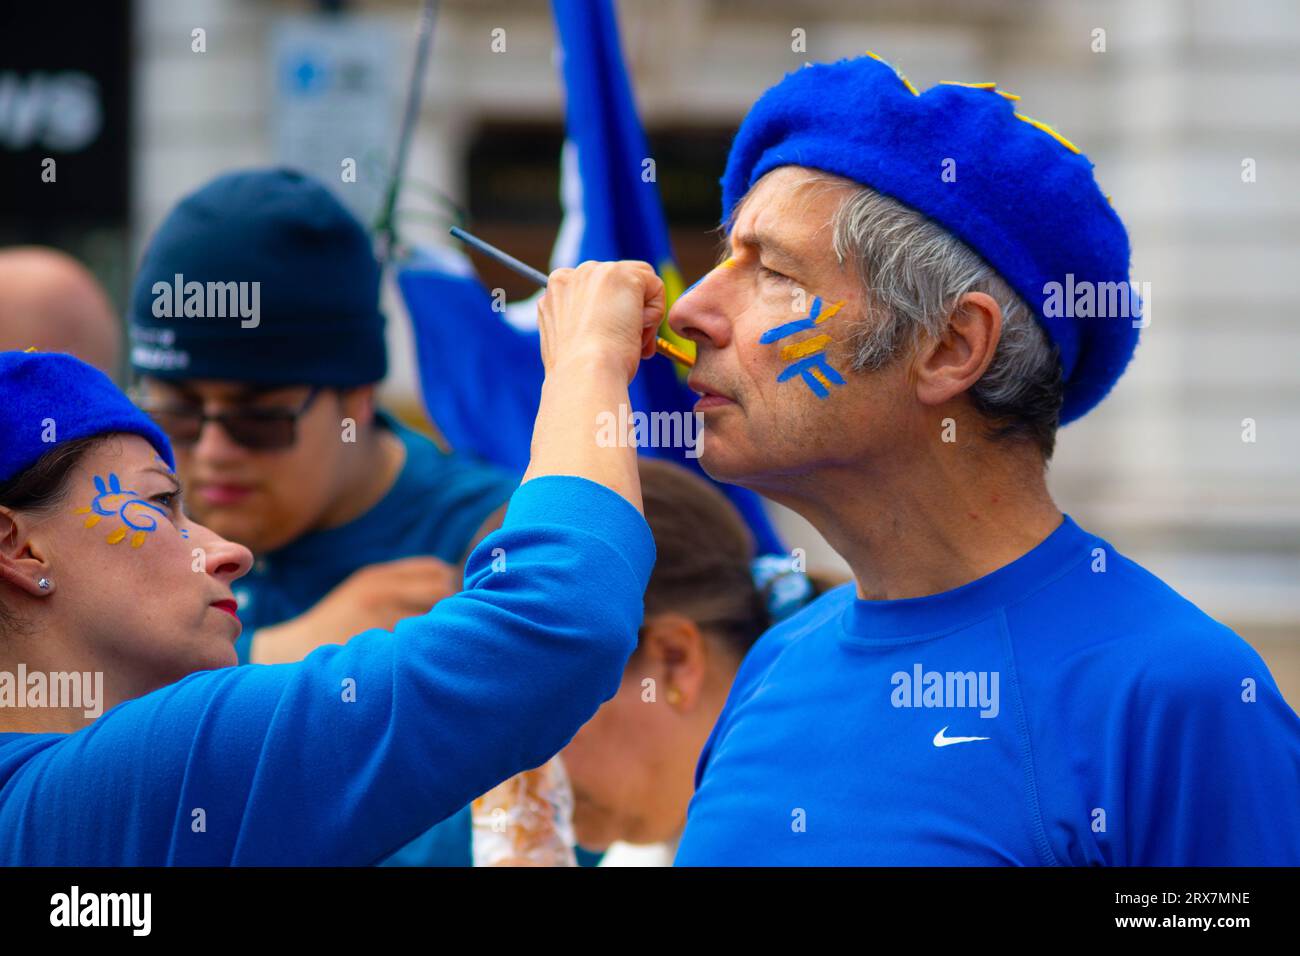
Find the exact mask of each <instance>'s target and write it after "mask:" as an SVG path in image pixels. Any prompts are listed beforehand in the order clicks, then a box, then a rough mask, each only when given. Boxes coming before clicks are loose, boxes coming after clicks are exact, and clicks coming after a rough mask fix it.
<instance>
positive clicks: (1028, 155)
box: [722, 55, 1141, 424]
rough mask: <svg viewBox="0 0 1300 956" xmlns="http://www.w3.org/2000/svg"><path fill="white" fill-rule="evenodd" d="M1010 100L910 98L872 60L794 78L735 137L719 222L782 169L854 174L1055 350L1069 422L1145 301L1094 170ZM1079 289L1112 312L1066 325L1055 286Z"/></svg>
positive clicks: (1125, 356) (1104, 380)
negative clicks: (986, 283) (1034, 325)
mask: <svg viewBox="0 0 1300 956" xmlns="http://www.w3.org/2000/svg"><path fill="white" fill-rule="evenodd" d="M1011 97H1012V94H1007V93H1005V92H1002V91H998V90H995V89H994V88H993V86H992V84H977V85H961V84H949V83H941V84H939V85H937V86H934V87H932V88H930V89H928V90H926V91H925V92H924V93H921V94H918V93H917V92H916V91H915V89H914V87H913V86H912V85H911V83H909V82H908V81H907V80H906V79H905V78H904V77H903V76H901V75H900V74H899V73H897V72H895V70H894V69H893V68H892V67H891V66H889V64H887V63H885V62H884V61H882V60H880V59H878V58H876V57H874V55H868V56H864V57H859V58H855V59H849V60H841V61H839V62H837V63H831V64H814V65H812V66H807V67H804V68H803V69H800V70H796V71H795V72H793V73H790V74H788V75H787V76H786V77H785V79H784V80H782V81H781V82H780V83H778V84H777V85H776V86H774V87H772V88H771V89H770V90H768V91H767V92H766V93H764V94H763V96H762V97H761V98H760V99H759V100H758V102H757V103H755V104H754V107H753V109H751V110H750V111H749V114H748V115H747V116H746V117H745V120H744V122H743V123H742V124H741V126H740V130H739V131H738V132H737V133H736V138H735V141H734V142H733V144H732V147H731V153H730V156H729V157H728V159H727V169H726V172H725V174H724V175H723V178H722V214H723V219H724V221H726V220H728V219H729V218H730V215H731V213H732V211H733V210H734V208H735V205H736V203H738V202H739V201H740V200H741V199H742V198H743V197H744V195H745V193H746V192H747V191H748V190H749V188H750V187H751V186H753V185H754V183H756V182H757V181H758V180H759V179H760V178H761V177H762V176H763V175H764V174H765V173H767V172H770V171H771V170H773V169H775V168H777V167H778V166H791V165H793V166H806V167H809V168H811V169H818V170H821V171H823V172H828V173H833V174H835V175H838V176H843V177H845V178H847V179H852V180H854V181H856V182H858V183H861V184H863V185H865V186H869V187H871V188H872V189H874V190H876V191H877V192H880V193H883V194H885V195H887V196H890V197H892V198H893V199H896V200H898V201H899V202H901V203H903V204H904V205H906V206H909V207H911V208H912V209H915V210H916V211H918V212H921V213H924V214H925V215H926V216H928V217H929V218H930V219H932V220H934V221H935V222H937V223H939V224H940V225H941V226H943V227H944V228H945V229H947V230H948V231H949V232H950V233H952V234H953V235H955V236H957V237H958V238H960V239H961V240H962V241H964V242H965V243H966V244H967V245H968V246H970V247H971V248H972V249H973V250H975V251H976V252H977V253H979V254H980V255H981V256H983V258H984V260H985V261H986V262H988V263H989V264H990V265H991V266H992V267H993V268H994V269H996V270H997V272H998V273H999V274H1000V275H1001V276H1002V277H1003V278H1004V279H1005V280H1006V281H1007V282H1008V283H1009V284H1010V285H1011V287H1012V288H1013V289H1015V291H1016V292H1017V293H1018V294H1019V295H1020V296H1021V297H1022V298H1023V299H1024V300H1025V302H1026V303H1027V304H1028V305H1029V306H1030V308H1032V309H1033V310H1034V312H1035V313H1036V315H1037V318H1038V321H1039V323H1040V324H1041V325H1042V327H1043V328H1044V329H1045V330H1046V332H1047V334H1048V336H1049V337H1050V338H1051V340H1052V341H1053V342H1054V343H1055V344H1056V346H1057V348H1058V349H1059V352H1060V356H1061V366H1062V375H1063V377H1064V380H1065V402H1064V405H1063V407H1062V409H1061V423H1062V424H1065V423H1066V422H1069V421H1072V420H1074V419H1076V418H1078V417H1080V416H1081V415H1083V414H1084V413H1085V412H1087V411H1088V410H1090V409H1091V408H1092V407H1093V406H1095V405H1096V404H1097V403H1098V402H1100V401H1101V400H1102V398H1103V397H1105V395H1106V393H1107V392H1108V391H1110V388H1111V386H1112V385H1114V384H1115V382H1116V380H1118V379H1119V377H1120V375H1121V373H1122V372H1123V371H1124V368H1125V366H1126V365H1127V364H1128V361H1129V359H1130V358H1131V357H1132V355H1133V350H1134V349H1135V348H1136V346H1137V340H1138V325H1139V324H1141V323H1140V321H1139V316H1140V308H1141V305H1140V302H1139V300H1138V299H1137V297H1136V296H1135V295H1132V286H1130V284H1129V241H1128V234H1127V232H1126V231H1125V229H1124V224H1123V223H1122V222H1121V221H1120V219H1119V216H1117V215H1116V214H1115V211H1114V209H1112V208H1111V205H1110V202H1109V200H1108V199H1107V198H1106V196H1105V195H1104V194H1103V193H1102V191H1101V190H1100V189H1099V188H1098V186H1097V183H1096V180H1095V179H1094V178H1093V175H1092V163H1091V162H1090V161H1089V160H1088V158H1087V157H1086V156H1084V155H1083V154H1082V153H1080V152H1078V151H1077V149H1076V148H1075V147H1074V146H1073V144H1071V143H1069V142H1068V141H1067V140H1065V139H1064V138H1063V137H1061V136H1059V134H1057V133H1056V132H1055V131H1054V130H1052V129H1051V128H1050V127H1047V126H1046V125H1045V124H1043V123H1040V122H1038V121H1037V120H1031V119H1030V118H1028V117H1023V116H1022V115H1021V114H1019V113H1018V110H1017V106H1016V104H1015V103H1014V102H1013V100H1012V98H1011ZM945 171H947V172H948V175H947V176H945V175H944V174H945ZM954 174H955V178H954ZM946 180H952V181H946ZM1085 283H1094V284H1100V283H1120V284H1121V285H1120V286H1119V290H1120V292H1119V293H1118V294H1119V295H1122V296H1123V300H1122V302H1121V304H1120V307H1119V308H1117V309H1115V310H1114V314H1112V315H1108V316H1106V317H1086V318H1085V317H1072V316H1071V315H1070V313H1071V312H1077V313H1078V314H1079V315H1083V314H1085V313H1086V311H1087V310H1084V309H1080V310H1075V309H1069V308H1058V306H1061V305H1062V304H1063V301H1064V300H1063V299H1062V298H1061V296H1062V292H1064V294H1065V296H1067V297H1069V296H1070V295H1071V290H1074V289H1083V288H1085V285H1084V284H1085ZM1089 288H1091V289H1093V290H1097V291H1098V292H1099V293H1100V292H1101V291H1103V290H1113V289H1114V288H1115V287H1114V286H1111V285H1107V286H1099V285H1092V286H1090V287H1089ZM1107 294H1109V295H1112V296H1113V295H1114V294H1115V293H1114V292H1110V293H1107ZM1112 301H1114V300H1113V299H1112ZM1069 302H1073V299H1072V298H1071V299H1069ZM1069 302H1064V304H1066V305H1068V304H1069ZM1061 313H1065V314H1061Z"/></svg>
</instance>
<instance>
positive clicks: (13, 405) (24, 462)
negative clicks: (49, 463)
mask: <svg viewBox="0 0 1300 956" xmlns="http://www.w3.org/2000/svg"><path fill="white" fill-rule="evenodd" d="M116 432H125V433H128V434H132V435H139V436H140V437H141V438H143V439H145V440H146V441H147V442H149V444H151V445H153V447H154V450H155V451H156V452H158V455H159V456H160V457H161V458H162V459H163V460H164V461H165V462H167V467H168V468H175V467H176V459H175V458H174V457H173V456H172V446H171V443H170V442H169V441H167V438H166V436H165V435H163V433H162V432H161V431H159V429H158V426H157V425H155V424H154V423H153V420H152V419H150V418H149V416H148V415H146V414H145V413H144V412H142V411H140V409H138V408H136V407H135V405H133V404H132V403H131V400H130V399H129V398H127V397H126V396H125V395H124V394H123V393H122V390H121V389H119V388H118V387H117V386H116V385H114V384H113V383H112V381H111V380H110V379H109V377H108V376H107V375H105V374H104V373H103V372H101V371H100V370H99V369H97V368H95V367H94V366H92V365H87V364H86V363H85V362H83V361H81V359H79V358H75V357H73V356H71V355H64V354H63V353H61V352H0V436H2V437H3V440H0V483H3V482H7V481H9V480H11V479H13V478H15V477H17V476H18V475H20V474H22V473H23V472H24V471H26V470H27V469H28V468H30V467H31V466H32V465H34V464H36V462H37V460H38V459H40V458H41V457H42V456H43V455H44V454H45V453H46V452H48V451H51V450H52V449H54V448H55V447H57V446H58V445H61V444H64V443H65V442H70V441H76V440H77V439H79V438H93V437H95V436H97V435H109V434H113V433H116Z"/></svg>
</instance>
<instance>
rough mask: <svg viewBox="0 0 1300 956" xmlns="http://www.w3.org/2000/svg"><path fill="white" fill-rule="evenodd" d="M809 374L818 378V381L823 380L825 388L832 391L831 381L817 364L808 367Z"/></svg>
mask: <svg viewBox="0 0 1300 956" xmlns="http://www.w3.org/2000/svg"><path fill="white" fill-rule="evenodd" d="M808 374H809V375H811V376H812V377H813V378H815V379H817V381H819V382H821V383H822V387H823V388H825V389H826V390H827V391H830V388H831V383H830V382H829V381H828V380H827V378H826V376H825V375H824V374H822V370H821V369H819V368H817V366H815V365H814V366H813V367H812V368H810V369H808Z"/></svg>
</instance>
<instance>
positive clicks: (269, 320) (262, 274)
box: [129, 169, 388, 388]
mask: <svg viewBox="0 0 1300 956" xmlns="http://www.w3.org/2000/svg"><path fill="white" fill-rule="evenodd" d="M379 278H380V269H379V263H378V262H377V261H376V260H375V255H374V250H373V247H372V245H371V241H370V236H369V235H368V234H367V232H366V230H365V228H364V227H363V226H362V225H361V223H360V222H358V221H357V219H356V217H355V216H353V215H352V214H351V213H350V212H348V210H347V209H346V208H344V206H343V204H342V203H340V202H339V201H338V199H336V198H335V197H334V195H333V194H332V193H331V192H330V191H329V189H328V188H326V187H325V185H324V184H322V183H321V182H319V181H318V180H316V179H313V178H312V177H310V176H307V175H305V174H303V173H300V172H296V171H294V170H290V169H250V170H240V171H238V172H233V173H227V174H225V175H223V176H219V177H217V178H216V179H214V180H212V181H211V182H210V183H208V184H206V185H205V186H203V187H202V188H200V189H198V190H197V191H195V192H193V193H191V194H190V195H188V196H186V197H185V198H184V199H182V200H181V201H180V202H179V203H178V204H177V205H176V208H174V209H173V210H172V211H171V212H170V213H169V214H168V215H167V218H166V219H165V220H163V223H162V225H161V226H159V227H158V231H157V232H156V233H154V236H153V238H152V239H151V240H150V242H149V246H148V248H147V249H146V250H145V254H144V258H143V259H142V261H141V263H140V269H139V271H138V272H137V273H136V277H135V283H134V285H133V287H132V290H131V306H130V314H129V318H130V326H131V365H132V367H133V368H134V369H135V371H136V372H137V373H140V374H145V375H151V376H154V377H156V378H161V379H167V380H173V381H175V380H183V379H197V378H212V379H225V380H231V381H239V382H248V383H252V384H260V385H324V386H332V387H336V388H348V387H351V386H356V385H369V384H372V383H374V382H378V381H379V380H380V379H382V378H383V377H384V375H385V373H386V372H387V369H388V356H387V351H386V348H385V344H384V317H383V314H382V313H381V312H380V310H379ZM253 283H256V285H255V286H254V285H253ZM254 292H256V296H257V298H256V305H257V309H256V315H255V316H254V315H252V313H253V312H254V310H253V308H252V305H253V304H254V299H253V294H254ZM235 295H241V296H242V297H243V298H242V299H239V300H236V299H235V298H234V296H235ZM246 313H248V314H249V317H245V314H246Z"/></svg>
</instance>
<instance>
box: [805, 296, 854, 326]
mask: <svg viewBox="0 0 1300 956" xmlns="http://www.w3.org/2000/svg"><path fill="white" fill-rule="evenodd" d="M847 301H848V299H840V301H838V302H836V303H835V304H834V305H829V306H827V307H826V308H824V309H822V311H821V315H819V316H817V318H816V319H815V320H814V321H813V324H814V325H821V324H822V323H823V322H825V321H826V320H827V319H829V318H830V317H831V316H832V315H834V314H835V313H836V312H838V311H839V310H840V309H842V308H843V307H844V303H845V302H847Z"/></svg>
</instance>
